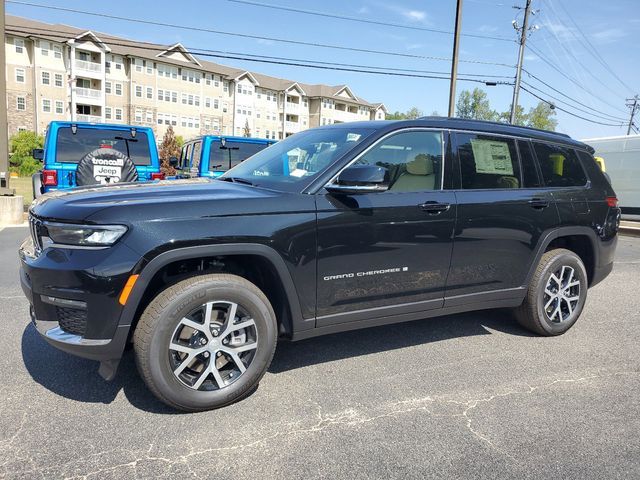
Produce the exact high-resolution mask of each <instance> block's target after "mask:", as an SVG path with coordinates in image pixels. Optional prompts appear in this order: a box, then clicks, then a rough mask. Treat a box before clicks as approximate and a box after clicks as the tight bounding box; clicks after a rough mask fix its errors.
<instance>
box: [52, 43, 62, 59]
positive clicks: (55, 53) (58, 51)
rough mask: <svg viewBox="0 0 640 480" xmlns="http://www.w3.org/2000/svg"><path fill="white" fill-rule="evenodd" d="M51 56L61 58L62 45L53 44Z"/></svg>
mask: <svg viewBox="0 0 640 480" xmlns="http://www.w3.org/2000/svg"><path fill="white" fill-rule="evenodd" d="M53 56H54V57H55V58H62V47H60V45H54V46H53Z"/></svg>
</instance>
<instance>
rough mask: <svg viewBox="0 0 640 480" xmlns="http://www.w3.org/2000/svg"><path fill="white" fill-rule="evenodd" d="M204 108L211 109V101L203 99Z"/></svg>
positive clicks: (207, 98)
mask: <svg viewBox="0 0 640 480" xmlns="http://www.w3.org/2000/svg"><path fill="white" fill-rule="evenodd" d="M204 106H205V107H206V108H211V99H210V98H209V97H204Z"/></svg>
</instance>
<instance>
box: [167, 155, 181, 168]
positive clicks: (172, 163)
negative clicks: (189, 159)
mask: <svg viewBox="0 0 640 480" xmlns="http://www.w3.org/2000/svg"><path fill="white" fill-rule="evenodd" d="M179 163H180V161H179V160H178V159H177V158H176V157H169V166H170V167H173V168H177V167H178V164H179Z"/></svg>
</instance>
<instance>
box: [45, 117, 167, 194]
mask: <svg viewBox="0 0 640 480" xmlns="http://www.w3.org/2000/svg"><path fill="white" fill-rule="evenodd" d="M33 157H34V158H36V159H38V160H42V162H43V167H42V170H41V171H40V172H38V173H36V174H34V175H33V177H32V183H33V195H34V198H37V197H39V196H40V195H42V194H43V193H46V192H49V191H52V190H63V189H68V188H73V187H76V186H84V185H96V184H107V183H119V182H132V181H149V180H159V179H163V178H164V174H163V173H162V172H161V171H160V159H159V157H158V149H157V147H156V141H155V136H154V134H153V130H152V129H151V128H149V127H139V126H131V125H110V124H104V123H81V122H63V121H54V122H51V123H50V124H49V128H48V129H47V134H46V137H45V142H44V149H35V150H34V151H33Z"/></svg>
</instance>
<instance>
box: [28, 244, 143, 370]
mask: <svg viewBox="0 0 640 480" xmlns="http://www.w3.org/2000/svg"><path fill="white" fill-rule="evenodd" d="M30 242H31V240H30V239H27V240H26V241H25V242H24V243H23V245H22V247H21V248H20V263H21V265H20V284H21V287H22V291H23V292H24V294H25V296H26V297H27V299H28V300H29V304H30V307H29V315H30V317H31V321H32V323H33V324H34V326H35V328H36V330H37V331H38V333H39V334H40V335H41V336H42V337H43V338H44V339H45V340H46V341H47V342H48V343H49V344H51V345H52V346H54V347H55V348H57V349H59V350H62V351H64V352H67V353H70V354H72V355H76V356H79V357H83V358H88V359H91V360H97V361H99V362H101V369H100V374H101V375H102V376H103V377H105V378H107V379H110V378H112V377H113V375H115V368H116V367H117V364H118V361H119V359H120V357H121V356H122V353H123V351H124V348H125V346H126V343H127V339H128V336H129V330H130V322H129V321H124V322H121V320H122V310H123V308H122V306H121V305H120V304H119V303H118V295H119V293H120V291H121V290H122V288H123V286H124V284H125V282H126V279H127V278H128V276H129V274H130V272H131V270H132V269H133V268H134V266H135V264H136V261H137V260H138V258H137V255H136V254H134V253H133V252H132V251H131V250H130V249H129V248H127V247H126V246H124V245H119V246H118V248H116V247H115V246H114V247H112V249H108V250H107V249H104V250H85V251H82V250H64V249H51V248H50V249H47V250H45V251H43V252H42V253H41V254H40V255H39V256H37V257H36V256H33V255H32V250H31V248H30V247H31V245H30ZM116 258H117V261H115V260H116ZM114 261H115V263H114ZM114 265H115V266H114ZM68 312H79V313H80V314H81V315H79V316H78V318H76V319H73V318H72V321H71V322H69V321H68V319H69V317H68ZM121 323H122V324H121Z"/></svg>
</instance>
